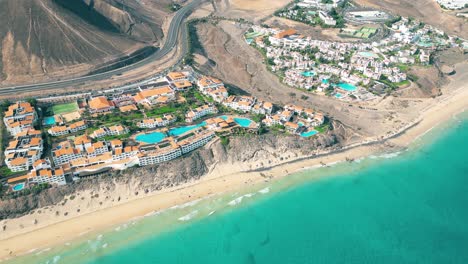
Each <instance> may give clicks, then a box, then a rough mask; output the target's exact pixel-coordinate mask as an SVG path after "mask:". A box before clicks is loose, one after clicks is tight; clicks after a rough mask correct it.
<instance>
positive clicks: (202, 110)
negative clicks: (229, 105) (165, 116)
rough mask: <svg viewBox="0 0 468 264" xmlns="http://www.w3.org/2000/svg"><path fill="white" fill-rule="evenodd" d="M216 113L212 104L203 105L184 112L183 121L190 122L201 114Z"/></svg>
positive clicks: (201, 115) (216, 110)
mask: <svg viewBox="0 0 468 264" xmlns="http://www.w3.org/2000/svg"><path fill="white" fill-rule="evenodd" d="M215 113H218V109H217V108H216V106H214V105H204V106H200V107H197V108H195V109H192V110H190V111H188V112H187V113H186V114H185V122H187V123H191V122H193V121H195V120H197V119H199V118H201V117H203V116H206V115H210V114H215Z"/></svg>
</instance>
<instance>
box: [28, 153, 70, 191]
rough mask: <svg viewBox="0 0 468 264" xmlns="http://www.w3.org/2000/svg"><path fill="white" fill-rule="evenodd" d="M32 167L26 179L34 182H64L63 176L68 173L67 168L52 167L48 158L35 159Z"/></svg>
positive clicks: (61, 183)
mask: <svg viewBox="0 0 468 264" xmlns="http://www.w3.org/2000/svg"><path fill="white" fill-rule="evenodd" d="M33 167H34V168H33V169H32V170H31V171H30V172H29V173H28V179H29V181H30V182H34V183H39V184H41V183H49V184H58V185H63V184H66V183H67V182H66V179H65V176H66V175H67V174H69V173H70V171H69V169H67V168H63V167H59V168H56V169H53V168H52V166H51V164H50V161H49V160H48V159H42V160H37V161H36V162H35V163H34V166H33Z"/></svg>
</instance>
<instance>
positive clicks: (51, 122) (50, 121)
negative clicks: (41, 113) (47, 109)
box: [44, 116, 55, 126]
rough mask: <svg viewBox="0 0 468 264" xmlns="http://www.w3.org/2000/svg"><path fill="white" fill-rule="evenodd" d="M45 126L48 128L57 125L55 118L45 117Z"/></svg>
mask: <svg viewBox="0 0 468 264" xmlns="http://www.w3.org/2000/svg"><path fill="white" fill-rule="evenodd" d="M44 125H46V126H53V125H55V117H53V116H46V117H44Z"/></svg>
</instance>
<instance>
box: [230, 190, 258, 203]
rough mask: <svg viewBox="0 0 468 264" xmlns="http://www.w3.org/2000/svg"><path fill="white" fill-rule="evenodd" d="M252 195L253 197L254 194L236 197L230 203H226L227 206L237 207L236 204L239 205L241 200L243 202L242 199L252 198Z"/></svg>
mask: <svg viewBox="0 0 468 264" xmlns="http://www.w3.org/2000/svg"><path fill="white" fill-rule="evenodd" d="M254 195H255V194H253V193H248V194H244V195H242V196H239V197H237V198H236V199H234V200H232V201H230V202H229V203H228V205H230V206H235V205H238V204H240V203H241V202H242V200H243V199H244V198H249V197H252V196H254Z"/></svg>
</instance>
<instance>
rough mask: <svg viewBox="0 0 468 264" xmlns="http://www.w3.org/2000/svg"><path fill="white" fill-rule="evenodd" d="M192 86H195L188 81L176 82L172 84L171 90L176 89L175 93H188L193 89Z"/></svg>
mask: <svg viewBox="0 0 468 264" xmlns="http://www.w3.org/2000/svg"><path fill="white" fill-rule="evenodd" d="M192 86H193V85H192V83H191V82H189V81H187V80H183V81H175V82H172V83H171V88H172V89H174V90H175V91H186V90H188V89H190V88H192Z"/></svg>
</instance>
